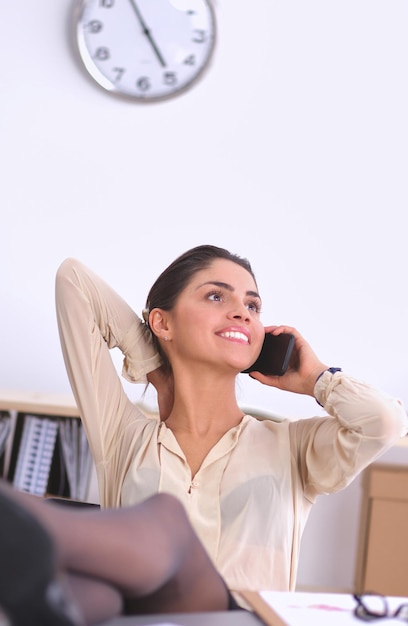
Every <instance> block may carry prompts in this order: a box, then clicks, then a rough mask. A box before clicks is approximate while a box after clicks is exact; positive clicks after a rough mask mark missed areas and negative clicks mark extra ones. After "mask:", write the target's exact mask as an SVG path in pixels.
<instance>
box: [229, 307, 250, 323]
mask: <svg viewBox="0 0 408 626" xmlns="http://www.w3.org/2000/svg"><path fill="white" fill-rule="evenodd" d="M231 317H233V318H234V319H236V320H238V319H239V320H247V319H249V313H248V309H247V308H246V306H245V305H237V306H236V307H235V308H234V309H233V310H232V311H231Z"/></svg>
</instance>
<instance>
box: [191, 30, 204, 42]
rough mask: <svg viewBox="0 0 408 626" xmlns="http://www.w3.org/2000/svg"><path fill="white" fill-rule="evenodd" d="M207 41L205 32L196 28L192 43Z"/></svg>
mask: <svg viewBox="0 0 408 626" xmlns="http://www.w3.org/2000/svg"><path fill="white" fill-rule="evenodd" d="M206 40H207V33H206V32H205V30H199V29H198V28H196V29H195V30H194V36H193V39H192V41H193V42H194V43H205V42H206Z"/></svg>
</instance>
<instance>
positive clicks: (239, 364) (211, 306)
mask: <svg viewBox="0 0 408 626" xmlns="http://www.w3.org/2000/svg"><path fill="white" fill-rule="evenodd" d="M260 309H261V299H260V297H259V295H258V290H257V287H256V284H255V281H254V279H253V278H252V276H251V274H250V273H249V272H248V271H247V270H246V269H244V268H243V267H241V266H240V265H238V264H237V263H234V262H233V261H228V260H225V259H215V260H214V261H213V262H212V264H211V266H210V267H208V268H207V269H204V270H200V271H199V272H197V273H196V274H195V275H194V277H193V278H192V280H191V281H190V283H189V284H188V285H187V287H186V288H185V289H184V290H183V291H182V293H181V294H180V296H179V297H178V300H177V303H176V305H175V307H174V308H173V309H172V310H171V311H168V312H167V314H168V316H169V317H168V319H169V331H170V334H171V351H170V352H169V357H170V359H171V361H173V363H174V359H177V358H180V359H182V360H183V362H185V360H186V359H187V360H188V361H190V362H191V364H192V365H193V364H194V363H202V364H205V365H211V366H212V367H217V368H220V367H223V368H225V367H227V368H230V369H234V370H235V372H239V371H241V370H243V369H245V368H247V367H248V366H249V365H251V364H252V363H253V362H254V361H255V359H256V358H257V356H258V354H259V352H260V350H261V346H262V342H263V339H264V334H265V333H264V327H263V325H262V323H261V320H260ZM169 347H170V346H169Z"/></svg>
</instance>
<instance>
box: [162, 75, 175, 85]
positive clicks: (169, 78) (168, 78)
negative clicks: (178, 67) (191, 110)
mask: <svg viewBox="0 0 408 626" xmlns="http://www.w3.org/2000/svg"><path fill="white" fill-rule="evenodd" d="M176 83H177V76H176V74H175V72H165V73H164V74H163V84H164V85H175V84H176Z"/></svg>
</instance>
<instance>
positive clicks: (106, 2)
mask: <svg viewBox="0 0 408 626" xmlns="http://www.w3.org/2000/svg"><path fill="white" fill-rule="evenodd" d="M99 4H100V6H101V7H104V8H105V9H111V8H112V7H113V5H114V4H115V0H99Z"/></svg>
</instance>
